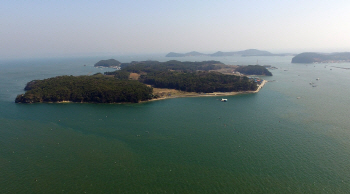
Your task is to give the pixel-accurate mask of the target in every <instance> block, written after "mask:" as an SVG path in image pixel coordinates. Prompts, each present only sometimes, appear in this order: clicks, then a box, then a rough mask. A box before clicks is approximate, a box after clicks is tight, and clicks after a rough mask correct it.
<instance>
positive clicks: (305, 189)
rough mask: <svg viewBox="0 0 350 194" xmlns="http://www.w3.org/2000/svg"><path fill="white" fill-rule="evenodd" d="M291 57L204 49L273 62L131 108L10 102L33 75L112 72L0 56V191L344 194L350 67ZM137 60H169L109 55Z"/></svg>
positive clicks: (75, 62) (348, 168) (237, 60)
mask: <svg viewBox="0 0 350 194" xmlns="http://www.w3.org/2000/svg"><path fill="white" fill-rule="evenodd" d="M291 58H292V57H259V58H257V57H224V58H210V57H208V59H210V60H220V61H222V62H224V63H226V64H234V65H240V64H244V65H248V64H255V63H256V61H257V60H259V63H260V64H261V65H273V66H276V67H277V68H278V69H276V70H271V72H272V73H273V76H272V77H264V78H263V79H266V80H270V81H273V80H274V81H273V82H268V83H267V84H266V85H265V86H264V87H263V88H262V89H261V90H260V91H259V93H255V94H244V95H235V96H227V97H225V98H227V99H228V102H220V99H221V97H198V98H197V97H196V98H174V99H167V100H161V101H153V102H148V103H140V104H79V103H61V104H55V103H50V104H15V103H14V99H15V97H16V95H17V94H21V93H23V88H24V86H25V84H26V83H27V82H29V81H31V80H33V79H44V78H48V77H53V76H57V75H87V74H94V73H96V72H103V71H112V69H97V68H93V67H92V66H93V64H94V63H96V62H97V61H98V60H100V59H99V58H98V59H97V58H96V59H95V58H88V59H64V60H63V59H55V60H53V59H50V60H47V59H46V60H44V59H43V60H31V61H1V62H0V91H1V92H0V107H1V109H0V123H1V125H0V147H1V149H0V169H1V174H0V192H1V193H85V192H86V193H348V191H349V190H350V165H349V164H348V161H350V142H349V139H350V131H349V130H350V128H349V126H350V120H349V119H348V113H349V110H350V103H348V96H350V91H349V90H347V87H348V85H349V84H350V78H349V76H348V75H349V72H350V70H345V69H341V68H334V67H331V66H332V65H330V64H291V63H290V61H291ZM116 59H117V60H118V59H119V58H116ZM146 59H154V60H160V61H165V60H170V59H173V58H164V57H157V56H150V57H149V58H141V57H140V59H139V58H132V57H128V58H121V59H119V60H121V61H122V62H130V61H131V60H146ZM174 59H176V60H183V61H185V60H191V61H202V60H208V59H207V58H206V57H204V58H191V57H186V58H174ZM123 60H124V61H123ZM84 65H86V66H84ZM335 66H337V67H349V66H350V64H346V63H344V64H336V65H335ZM331 69H332V70H331ZM317 78H320V79H319V80H318V81H316V79H317ZM310 82H313V83H314V85H316V87H312V85H310V84H309V83H310Z"/></svg>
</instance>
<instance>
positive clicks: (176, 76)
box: [140, 71, 257, 93]
mask: <svg viewBox="0 0 350 194" xmlns="http://www.w3.org/2000/svg"><path fill="white" fill-rule="evenodd" d="M140 81H142V82H144V83H146V84H150V85H153V86H154V87H158V88H171V89H177V90H182V91H186V92H197V93H200V92H204V93H212V92H232V91H247V90H256V89H257V85H256V83H254V82H253V81H252V80H249V79H248V78H247V77H239V76H234V75H224V74H221V73H217V72H207V71H199V72H191V73H182V72H177V71H165V72H161V71H158V72H151V73H148V74H147V75H143V76H141V77H140Z"/></svg>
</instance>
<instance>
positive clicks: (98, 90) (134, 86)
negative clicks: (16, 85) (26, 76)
mask: <svg viewBox="0 0 350 194" xmlns="http://www.w3.org/2000/svg"><path fill="white" fill-rule="evenodd" d="M25 90H27V91H26V93H25V94H21V95H18V96H17V98H16V102H17V103H18V102H23V103H33V102H59V101H72V102H96V103H115V102H139V101H142V100H148V99H151V98H152V97H153V95H152V92H153V89H152V88H151V87H148V86H146V85H144V84H142V83H140V82H138V81H131V80H128V81H123V80H118V79H115V78H113V77H106V76H103V75H95V76H58V77H54V78H49V79H44V80H34V81H31V82H29V83H28V84H27V86H26V87H25Z"/></svg>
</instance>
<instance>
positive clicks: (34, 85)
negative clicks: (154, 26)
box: [15, 60, 272, 103]
mask: <svg viewBox="0 0 350 194" xmlns="http://www.w3.org/2000/svg"><path fill="white" fill-rule="evenodd" d="M121 66H122V69H121V70H116V71H113V72H105V73H104V75H103V74H95V75H92V76H58V77H54V78H48V79H44V80H33V81H31V82H28V83H27V85H26V87H25V91H26V92H25V94H21V95H18V96H17V98H16V100H15V102H16V103H35V102H62V101H70V102H94V103H125V102H131V103H137V102H140V101H148V100H151V99H157V98H159V97H161V96H163V95H164V92H163V91H159V89H157V88H163V89H173V90H177V91H181V92H192V93H197V94H202V93H214V92H221V93H225V92H247V91H256V90H257V88H258V84H261V83H257V82H256V81H255V80H254V79H249V78H248V77H246V76H243V75H242V74H240V73H238V74H237V71H241V73H244V74H248V73H252V74H254V75H272V74H271V73H270V72H269V71H268V70H267V69H266V68H265V67H263V66H259V65H254V66H232V65H225V64H223V63H221V62H219V61H203V62H180V61H175V60H172V61H167V62H159V61H140V62H138V61H133V62H131V63H123V64H121ZM153 89H157V92H154V90H153ZM167 95H171V93H169V92H168V93H167Z"/></svg>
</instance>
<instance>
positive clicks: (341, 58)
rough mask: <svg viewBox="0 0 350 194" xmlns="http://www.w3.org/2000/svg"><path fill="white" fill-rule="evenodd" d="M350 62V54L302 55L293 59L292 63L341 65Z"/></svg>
mask: <svg viewBox="0 0 350 194" xmlns="http://www.w3.org/2000/svg"><path fill="white" fill-rule="evenodd" d="M339 62H350V52H341V53H314V52H305V53H300V54H298V55H296V56H295V57H293V58H292V63H339Z"/></svg>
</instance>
